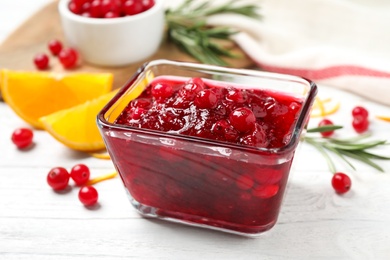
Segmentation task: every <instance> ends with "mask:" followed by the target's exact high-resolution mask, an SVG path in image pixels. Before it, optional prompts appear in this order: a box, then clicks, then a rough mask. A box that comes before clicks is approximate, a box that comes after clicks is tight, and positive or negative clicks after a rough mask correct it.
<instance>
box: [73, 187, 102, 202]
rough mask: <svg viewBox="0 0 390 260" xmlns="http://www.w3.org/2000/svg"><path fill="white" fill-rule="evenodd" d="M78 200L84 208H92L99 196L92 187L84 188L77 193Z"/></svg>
mask: <svg viewBox="0 0 390 260" xmlns="http://www.w3.org/2000/svg"><path fill="white" fill-rule="evenodd" d="M78 196H79V200H80V202H81V203H83V204H84V206H93V205H95V204H96V203H97V201H98V198H99V194H98V192H97V190H96V189H95V188H94V187H93V186H84V187H82V188H81V189H80V191H79V195H78Z"/></svg>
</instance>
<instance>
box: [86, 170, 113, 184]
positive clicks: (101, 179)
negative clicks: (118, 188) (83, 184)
mask: <svg viewBox="0 0 390 260" xmlns="http://www.w3.org/2000/svg"><path fill="white" fill-rule="evenodd" d="M117 175H118V173H117V172H112V173H109V174H105V175H102V176H99V177H96V178H93V179H90V180H89V181H88V182H87V185H94V184H96V183H98V182H101V181H106V180H109V179H113V178H115V177H116V176H117Z"/></svg>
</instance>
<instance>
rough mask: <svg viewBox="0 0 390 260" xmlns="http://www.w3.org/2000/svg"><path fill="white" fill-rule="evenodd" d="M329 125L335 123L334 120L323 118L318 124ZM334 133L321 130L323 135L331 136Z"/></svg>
mask: <svg viewBox="0 0 390 260" xmlns="http://www.w3.org/2000/svg"><path fill="white" fill-rule="evenodd" d="M327 125H333V122H332V121H331V120H329V119H323V120H321V121H320V122H319V124H318V126H320V127H321V126H327ZM333 134H334V131H333V130H332V131H326V132H321V135H322V136H323V137H330V136H332V135H333Z"/></svg>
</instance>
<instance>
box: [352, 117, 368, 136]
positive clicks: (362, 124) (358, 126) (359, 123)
mask: <svg viewBox="0 0 390 260" xmlns="http://www.w3.org/2000/svg"><path fill="white" fill-rule="evenodd" d="M369 124H370V122H369V121H368V119H367V118H364V117H355V118H354V119H353V121H352V127H353V128H354V129H355V131H356V132H357V133H359V134H361V133H364V132H365V131H367V129H368V126H369Z"/></svg>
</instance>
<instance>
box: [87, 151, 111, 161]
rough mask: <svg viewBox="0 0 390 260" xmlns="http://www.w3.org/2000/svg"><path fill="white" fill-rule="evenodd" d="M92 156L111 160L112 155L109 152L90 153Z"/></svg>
mask: <svg viewBox="0 0 390 260" xmlns="http://www.w3.org/2000/svg"><path fill="white" fill-rule="evenodd" d="M90 155H91V156H92V157H95V158H97V159H103V160H110V159H111V157H110V155H109V154H108V153H90Z"/></svg>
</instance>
